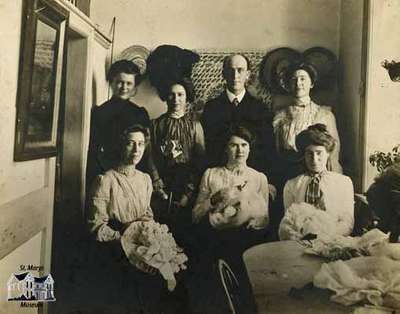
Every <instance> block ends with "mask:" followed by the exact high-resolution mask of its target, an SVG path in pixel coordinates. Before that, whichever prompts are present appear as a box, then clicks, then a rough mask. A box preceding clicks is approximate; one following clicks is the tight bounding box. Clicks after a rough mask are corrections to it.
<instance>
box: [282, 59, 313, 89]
mask: <svg viewBox="0 0 400 314" xmlns="http://www.w3.org/2000/svg"><path fill="white" fill-rule="evenodd" d="M298 70H304V71H306V72H307V73H308V75H309V76H310V79H311V83H312V84H313V85H315V82H316V81H317V80H318V72H317V70H316V69H315V67H314V66H313V65H312V64H310V63H307V62H294V63H292V64H291V65H289V67H288V68H287V69H286V73H285V82H286V85H287V86H290V80H291V79H292V77H293V74H294V73H295V72H296V71H298Z"/></svg>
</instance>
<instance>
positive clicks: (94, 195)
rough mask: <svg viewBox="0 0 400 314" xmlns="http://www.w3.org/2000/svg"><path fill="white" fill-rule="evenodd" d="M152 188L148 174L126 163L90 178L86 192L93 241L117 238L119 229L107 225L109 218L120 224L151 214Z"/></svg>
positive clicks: (148, 216)
mask: <svg viewBox="0 0 400 314" xmlns="http://www.w3.org/2000/svg"><path fill="white" fill-rule="evenodd" d="M152 192H153V187H152V184H151V179H150V176H149V175H148V174H145V173H143V172H141V171H139V170H136V169H134V168H133V167H129V166H125V167H124V166H120V167H118V168H117V169H115V170H114V169H111V170H109V171H107V172H106V173H105V174H104V175H99V176H97V177H96V179H95V180H94V182H93V185H92V192H91V196H90V208H89V210H90V213H89V215H90V216H89V224H90V229H91V231H92V232H93V233H95V234H96V239H97V241H100V242H103V241H104V242H105V241H112V240H118V239H120V237H121V233H120V230H117V228H113V227H111V226H110V225H109V223H110V222H111V220H114V221H116V222H117V223H120V224H121V225H126V224H129V223H130V222H133V221H136V220H141V219H142V220H143V219H145V220H148V219H152V218H153V212H152V210H151V208H150V198H151V193H152Z"/></svg>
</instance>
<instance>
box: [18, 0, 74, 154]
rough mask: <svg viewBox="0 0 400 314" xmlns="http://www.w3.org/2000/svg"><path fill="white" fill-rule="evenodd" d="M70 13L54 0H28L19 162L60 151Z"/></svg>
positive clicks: (22, 56) (20, 81) (22, 51)
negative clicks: (59, 132)
mask: <svg viewBox="0 0 400 314" xmlns="http://www.w3.org/2000/svg"><path fill="white" fill-rule="evenodd" d="M68 17H69V13H68V11H67V10H65V9H64V8H63V7H62V6H60V5H59V4H58V3H56V2H55V1H53V0H24V1H23V15H22V29H21V48H20V63H19V76H18V92H17V115H16V130H15V143H14V161H25V160H32V159H38V158H46V157H51V156H55V155H56V154H57V148H58V142H59V140H58V138H59V136H58V129H59V124H60V123H59V120H60V118H59V117H60V113H61V112H62V108H61V104H62V97H63V96H62V95H63V90H64V88H63V86H64V84H65V79H64V76H65V75H64V72H65V60H66V31H67V24H68Z"/></svg>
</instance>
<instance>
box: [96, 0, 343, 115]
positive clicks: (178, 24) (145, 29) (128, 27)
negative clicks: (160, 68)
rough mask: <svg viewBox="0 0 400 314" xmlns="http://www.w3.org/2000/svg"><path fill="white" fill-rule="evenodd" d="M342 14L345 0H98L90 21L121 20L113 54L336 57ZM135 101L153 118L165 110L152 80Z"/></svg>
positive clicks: (104, 24)
mask: <svg viewBox="0 0 400 314" xmlns="http://www.w3.org/2000/svg"><path fill="white" fill-rule="evenodd" d="M299 12H301V14H299ZM339 15H340V0H323V1H321V0H268V1H265V0H249V1H242V0H219V1H212V0H207V1H197V0H170V1H159V0H147V1H131V0H114V1H108V0H96V1H93V2H92V8H91V18H92V19H93V21H94V22H95V23H96V24H99V25H100V27H101V28H102V29H103V30H104V31H105V32H106V33H107V32H108V31H109V30H110V28H111V23H112V18H113V17H114V16H116V17H117V19H116V28H115V42H114V55H117V54H118V53H120V52H121V51H122V50H123V49H125V48H127V47H129V46H131V45H141V46H144V47H146V48H148V49H150V50H151V49H154V48H156V47H157V46H158V45H161V44H172V45H177V46H180V47H183V48H187V49H194V50H196V49H212V50H217V51H218V50H220V51H231V50H246V49H247V50H264V51H265V52H267V51H269V50H272V49H274V48H278V47H283V46H287V47H291V48H295V49H298V50H299V51H304V50H305V49H307V48H310V47H314V46H322V47H325V48H328V49H330V50H332V51H333V52H334V53H337V52H338V47H339V31H338V30H339ZM330 98H333V99H335V97H330ZM135 101H136V102H137V103H138V104H139V105H142V106H144V107H146V108H147V110H148V111H149V114H150V116H151V117H152V118H155V117H157V116H159V115H160V114H161V113H162V112H164V111H165V109H166V107H165V104H163V103H162V102H161V101H160V100H159V98H158V96H157V95H156V93H155V91H154V89H153V88H152V87H151V86H149V84H148V82H144V83H143V85H141V86H140V88H139V90H138V94H137V95H136V97H135ZM278 101H280V100H279V99H278Z"/></svg>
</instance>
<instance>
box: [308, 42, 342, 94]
mask: <svg viewBox="0 0 400 314" xmlns="http://www.w3.org/2000/svg"><path fill="white" fill-rule="evenodd" d="M303 58H304V61H305V62H307V63H310V64H311V65H313V66H314V68H315V69H316V70H317V73H318V80H317V81H316V82H315V84H314V85H315V86H314V88H321V89H325V88H331V87H332V86H333V85H334V83H335V80H336V75H337V60H336V56H335V54H334V53H333V52H332V51H330V50H328V49H326V48H323V47H312V48H309V49H307V50H305V51H304V52H303Z"/></svg>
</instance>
